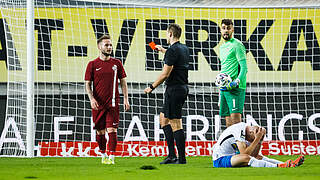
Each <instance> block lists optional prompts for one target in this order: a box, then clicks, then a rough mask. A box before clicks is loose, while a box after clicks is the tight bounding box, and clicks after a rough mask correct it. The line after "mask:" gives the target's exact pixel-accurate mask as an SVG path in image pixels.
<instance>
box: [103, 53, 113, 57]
mask: <svg viewBox="0 0 320 180" xmlns="http://www.w3.org/2000/svg"><path fill="white" fill-rule="evenodd" d="M102 54H103V55H104V56H106V57H108V56H111V55H112V53H108V52H102Z"/></svg>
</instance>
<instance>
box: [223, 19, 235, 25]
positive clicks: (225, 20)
mask: <svg viewBox="0 0 320 180" xmlns="http://www.w3.org/2000/svg"><path fill="white" fill-rule="evenodd" d="M222 24H225V25H227V26H229V25H233V22H232V20H231V19H222V21H221V25H222Z"/></svg>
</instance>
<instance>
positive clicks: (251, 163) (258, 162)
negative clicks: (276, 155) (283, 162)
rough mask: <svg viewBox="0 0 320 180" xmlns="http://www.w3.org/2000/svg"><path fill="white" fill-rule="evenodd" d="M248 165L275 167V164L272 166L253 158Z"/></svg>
mask: <svg viewBox="0 0 320 180" xmlns="http://www.w3.org/2000/svg"><path fill="white" fill-rule="evenodd" d="M248 165H249V166H251V167H277V164H273V163H270V162H267V161H264V160H258V159H256V158H254V157H251V159H250V161H249V163H248Z"/></svg>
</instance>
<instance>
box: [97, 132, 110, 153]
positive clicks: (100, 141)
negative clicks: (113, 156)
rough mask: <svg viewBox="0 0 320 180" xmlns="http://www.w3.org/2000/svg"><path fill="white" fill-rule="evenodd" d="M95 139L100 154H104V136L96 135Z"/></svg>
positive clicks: (105, 141)
mask: <svg viewBox="0 0 320 180" xmlns="http://www.w3.org/2000/svg"><path fill="white" fill-rule="evenodd" d="M96 139H97V143H98V145H99V149H100V152H101V153H105V152H106V144H107V140H106V136H105V135H104V134H102V135H98V134H97V135H96Z"/></svg>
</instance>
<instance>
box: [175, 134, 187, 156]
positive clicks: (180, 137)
mask: <svg viewBox="0 0 320 180" xmlns="http://www.w3.org/2000/svg"><path fill="white" fill-rule="evenodd" d="M173 136H174V139H175V140H176V145H177V149H178V154H179V161H180V162H185V161H186V154H185V151H186V140H185V137H184V132H183V129H180V130H178V131H175V132H174V133H173Z"/></svg>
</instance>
